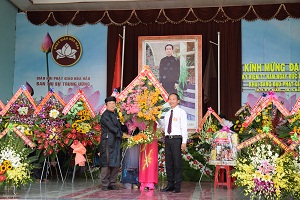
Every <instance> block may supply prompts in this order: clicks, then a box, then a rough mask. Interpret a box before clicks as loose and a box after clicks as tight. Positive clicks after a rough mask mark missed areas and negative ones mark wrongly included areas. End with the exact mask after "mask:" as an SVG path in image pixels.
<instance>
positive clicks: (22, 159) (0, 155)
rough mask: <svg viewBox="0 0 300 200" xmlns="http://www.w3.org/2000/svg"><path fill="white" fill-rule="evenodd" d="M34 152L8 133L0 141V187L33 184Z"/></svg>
mask: <svg viewBox="0 0 300 200" xmlns="http://www.w3.org/2000/svg"><path fill="white" fill-rule="evenodd" d="M32 151H33V150H31V149H29V148H26V147H25V145H24V141H23V140H21V139H20V138H19V137H14V136H12V135H10V133H8V134H7V135H6V136H5V137H4V138H2V139H1V140H0V186H1V187H4V186H15V187H17V188H18V187H20V186H22V185H27V184H29V183H31V182H32V178H31V176H30V170H32V169H33V166H32V165H31V163H32V162H33V161H35V157H29V154H30V153H31V152H32Z"/></svg>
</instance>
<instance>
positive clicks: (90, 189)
mask: <svg viewBox="0 0 300 200" xmlns="http://www.w3.org/2000/svg"><path fill="white" fill-rule="evenodd" d="M165 185H166V182H160V183H159V184H158V186H157V187H156V189H155V190H154V191H151V190H150V191H143V192H141V191H140V190H138V189H120V190H117V191H115V190H114V191H111V190H110V191H102V190H101V185H100V181H99V180H98V179H97V180H96V181H95V183H93V182H92V180H90V179H88V180H86V179H75V180H74V183H72V182H71V180H67V181H65V182H64V183H62V182H61V181H56V180H50V181H48V182H42V183H39V182H35V183H32V184H31V185H30V186H29V187H28V188H21V189H18V190H16V191H15V194H14V193H13V190H9V191H0V199H50V200H52V199H61V200H69V199H80V200H83V199H97V200H99V199H100V200H101V199H119V200H121V199H128V200H132V199H138V200H141V199H142V200H146V199H147V200H152V199H153V200H160V199H163V200H167V199H170V200H190V199H201V200H208V199H213V200H226V199H227V200H243V199H249V198H247V197H245V196H244V195H243V192H242V190H241V189H239V188H237V189H232V190H227V189H224V188H218V189H216V190H214V188H213V182H201V184H199V183H198V182H183V183H182V188H181V193H177V194H175V193H172V192H167V193H166V192H160V191H159V189H160V188H163V187H165Z"/></svg>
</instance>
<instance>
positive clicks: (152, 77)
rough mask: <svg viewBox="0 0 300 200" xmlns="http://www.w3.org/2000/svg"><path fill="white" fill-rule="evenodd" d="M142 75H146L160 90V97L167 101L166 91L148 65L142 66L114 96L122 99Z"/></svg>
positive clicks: (138, 81)
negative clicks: (129, 81) (130, 80)
mask: <svg viewBox="0 0 300 200" xmlns="http://www.w3.org/2000/svg"><path fill="white" fill-rule="evenodd" d="M144 77H147V78H148V79H149V81H150V82H151V83H152V84H153V86H154V87H155V88H157V89H159V90H160V93H161V96H162V98H163V99H164V100H165V101H166V102H167V101H168V93H167V92H166V90H165V89H164V88H163V87H162V85H161V84H160V83H159V81H158V80H157V78H156V77H155V75H154V74H153V73H152V71H151V70H150V68H149V66H144V67H143V70H142V71H141V72H140V73H139V74H138V76H137V77H135V79H134V80H133V81H132V82H131V83H130V84H129V85H128V86H127V87H126V88H125V89H124V90H123V91H122V92H121V93H120V94H119V95H117V96H116V98H117V100H122V99H124V98H126V97H127V95H128V93H129V92H130V90H131V89H132V88H134V87H135V86H136V85H138V84H139V83H140V82H141V80H142V79H143V78H144Z"/></svg>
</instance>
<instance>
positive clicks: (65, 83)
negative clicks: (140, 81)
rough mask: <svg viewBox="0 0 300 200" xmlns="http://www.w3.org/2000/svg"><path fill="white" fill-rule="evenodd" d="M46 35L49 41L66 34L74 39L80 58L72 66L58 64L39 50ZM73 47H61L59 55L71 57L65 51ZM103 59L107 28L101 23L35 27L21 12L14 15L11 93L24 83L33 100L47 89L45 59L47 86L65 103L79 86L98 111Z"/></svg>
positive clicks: (103, 93) (103, 84) (104, 69)
mask: <svg viewBox="0 0 300 200" xmlns="http://www.w3.org/2000/svg"><path fill="white" fill-rule="evenodd" d="M47 34H49V36H50V37H51V39H52V41H53V43H55V41H56V40H57V39H58V38H60V37H62V36H66V35H70V36H73V37H74V38H76V39H77V40H78V41H79V42H80V43H81V49H82V52H81V56H80V59H79V60H78V61H77V62H76V63H75V64H74V65H72V66H60V65H58V64H57V63H56V62H55V61H54V60H53V58H52V52H50V53H48V55H47V53H45V52H43V51H42V50H41V45H42V43H43V41H44V40H45V37H46V35H47ZM48 39H49V38H48ZM74 49H75V47H72V48H70V49H68V48H64V49H62V50H66V51H65V53H63V55H62V56H63V57H64V56H69V57H72V56H74V55H72V54H70V53H68V52H70V51H69V50H71V52H72V51H73V50H74ZM76 56H77V54H76ZM47 57H48V61H47ZM56 57H57V55H56ZM77 58H78V57H77ZM106 59H107V27H106V26H103V25H102V24H101V23H98V24H95V25H83V26H78V27H77V26H73V25H68V26H48V25H41V26H35V25H33V24H31V23H30V22H29V21H28V20H27V18H26V16H25V15H24V14H21V13H20V14H18V15H17V27H16V49H15V72H14V86H13V93H15V92H16V91H17V90H18V89H19V88H20V86H21V85H26V83H28V84H29V85H30V86H31V87H32V88H33V91H34V94H33V97H34V98H36V100H37V101H38V100H41V98H42V97H44V96H45V95H46V94H47V92H48V80H47V62H48V70H49V85H50V88H53V89H54V91H55V92H56V93H58V94H59V95H60V96H62V97H63V99H64V100H65V101H66V103H68V101H69V100H70V99H71V98H72V97H73V95H74V94H75V93H76V92H77V90H78V89H79V88H80V89H83V91H84V92H85V94H86V96H87V97H88V98H89V101H90V102H91V104H92V106H93V107H94V109H95V110H96V112H98V111H99V110H100V107H101V105H102V104H103V103H104V99H105V97H106V82H107V81H106V80H107V67H106V65H107V61H106ZM28 84H27V86H28Z"/></svg>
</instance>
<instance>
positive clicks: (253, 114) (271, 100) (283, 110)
mask: <svg viewBox="0 0 300 200" xmlns="http://www.w3.org/2000/svg"><path fill="white" fill-rule="evenodd" d="M270 103H273V104H274V105H275V106H276V107H277V109H278V110H279V111H280V112H281V113H282V115H283V116H288V115H289V111H288V110H287V109H286V108H285V107H284V106H283V105H282V103H281V102H280V101H279V100H278V99H277V98H276V97H275V96H274V95H269V96H268V97H267V98H265V99H264V100H262V102H261V104H260V105H259V106H257V107H256V108H254V109H253V110H252V111H251V115H250V116H249V117H247V119H246V120H245V121H244V123H243V126H244V127H247V126H249V124H250V123H251V122H252V121H253V120H254V119H255V118H256V117H257V116H258V115H259V113H261V112H262V110H263V109H264V108H266V107H268V105H269V104H270Z"/></svg>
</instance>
